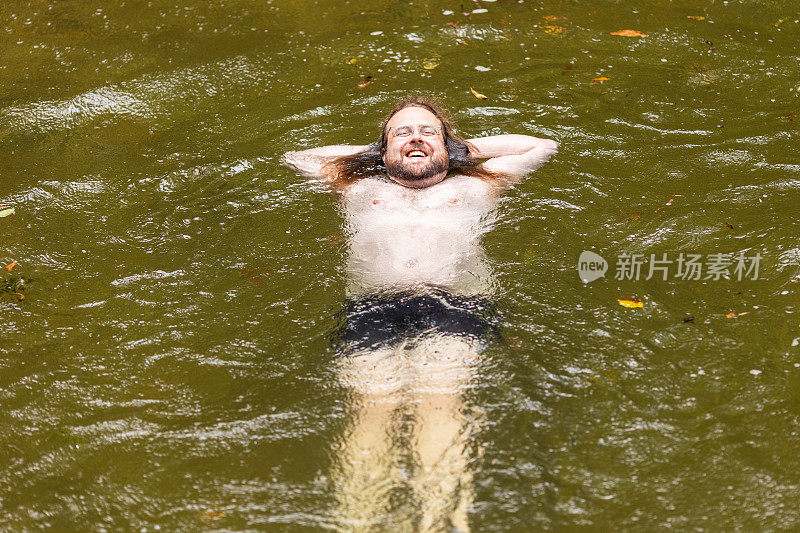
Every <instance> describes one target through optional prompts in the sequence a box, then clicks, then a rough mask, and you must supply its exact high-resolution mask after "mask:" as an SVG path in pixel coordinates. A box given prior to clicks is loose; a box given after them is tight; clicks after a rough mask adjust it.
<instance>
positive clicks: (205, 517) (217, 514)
mask: <svg viewBox="0 0 800 533" xmlns="http://www.w3.org/2000/svg"><path fill="white" fill-rule="evenodd" d="M224 516H225V511H215V510H213V509H209V510H208V511H206V512H204V513H201V514H200V520H202V521H203V522H205V523H206V524H208V523H210V522H213V521H215V520H219V519H220V518H223V517H224Z"/></svg>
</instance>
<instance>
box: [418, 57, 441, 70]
mask: <svg viewBox="0 0 800 533" xmlns="http://www.w3.org/2000/svg"><path fill="white" fill-rule="evenodd" d="M438 66H439V59H438V58H436V57H429V58H427V59H425V60H424V61H423V62H422V68H424V69H425V70H433V69H435V68H436V67H438Z"/></svg>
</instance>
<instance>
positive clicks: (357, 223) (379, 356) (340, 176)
mask: <svg viewBox="0 0 800 533" xmlns="http://www.w3.org/2000/svg"><path fill="white" fill-rule="evenodd" d="M557 149H558V146H557V145H556V143H555V142H553V141H551V140H547V139H538V138H536V137H529V136H526V135H497V136H494V137H483V138H477V139H471V140H469V141H465V140H463V139H461V138H460V137H459V136H458V135H456V134H455V133H454V131H453V127H452V125H451V124H450V122H449V121H448V119H447V117H446V115H445V114H444V111H443V109H442V107H441V106H440V105H439V104H438V103H437V102H436V101H435V100H433V99H431V98H428V97H423V96H416V95H414V96H408V97H406V98H404V99H402V100H400V101H399V102H397V104H395V106H394V107H393V108H392V110H391V112H390V113H389V115H388V116H387V118H386V120H385V121H384V123H383V128H382V130H381V137H380V141H378V142H377V143H374V144H371V145H369V146H325V147H322V148H313V149H311V150H305V151H302V152H290V153H288V154H286V156H285V157H286V162H287V163H288V164H290V165H291V166H293V167H295V168H296V169H298V170H299V171H301V172H303V173H305V174H308V175H311V176H316V177H319V178H322V180H323V181H325V182H326V183H328V184H330V185H331V186H332V188H333V189H334V190H335V191H337V192H339V193H340V194H341V195H342V204H343V207H344V210H345V214H346V217H347V227H348V233H349V239H348V245H349V256H348V287H347V297H348V302H347V304H346V308H345V312H344V324H343V326H342V327H341V329H340V331H339V337H340V340H341V341H343V343H344V345H345V353H346V354H347V355H349V356H350V357H345V358H342V359H341V360H339V361H338V365H339V366H340V373H339V376H340V379H341V381H342V382H343V383H344V384H345V385H347V386H348V387H351V388H353V389H355V391H356V392H357V393H358V394H357V395H356V396H354V397H353V399H354V408H355V412H354V413H353V415H352V418H351V420H352V422H351V424H350V426H349V428H348V429H347V430H345V431H344V433H343V435H342V437H341V440H342V442H341V443H339V444H338V446H336V447H335V449H336V450H337V451H336V456H337V461H336V465H337V466H336V467H334V470H333V472H332V476H331V478H332V480H333V483H334V485H335V487H336V494H337V499H338V501H339V505H338V508H337V512H336V515H337V517H338V518H339V519H340V520H341V521H342V525H343V528H344V529H346V530H348V531H374V530H384V529H397V530H398V531H406V530H412V531H423V532H426V531H444V530H450V529H454V530H456V531H464V532H466V531H469V519H468V513H469V509H470V507H471V504H472V501H473V488H472V485H473V483H472V471H471V468H470V456H471V455H474V454H473V452H472V451H471V448H470V446H471V443H470V437H471V435H472V432H473V430H474V429H475V428H477V427H479V425H480V416H479V415H475V414H473V415H470V414H469V406H467V405H465V402H464V395H463V392H464V390H465V388H466V387H467V386H468V384H469V383H470V380H471V378H472V377H473V376H474V369H475V367H476V365H477V364H478V362H479V359H478V354H479V353H480V350H481V348H482V347H483V345H484V344H485V341H486V340H488V338H489V337H491V336H493V335H492V334H493V332H494V331H495V330H496V324H495V320H494V313H493V312H492V310H493V308H494V306H493V304H492V296H493V293H494V288H495V286H496V283H495V282H494V281H493V276H492V270H491V266H490V262H489V261H488V260H487V259H486V258H485V254H484V251H483V248H482V247H481V244H480V238H481V236H482V235H483V234H484V233H485V232H486V231H487V230H488V229H489V228H490V227H491V222H492V214H493V212H494V208H495V206H496V203H497V200H498V198H499V197H500V195H501V193H502V192H503V191H504V190H506V189H507V188H508V187H510V186H511V185H513V184H514V183H516V182H518V181H519V180H520V179H521V178H522V177H524V176H525V175H526V174H527V173H529V172H531V171H533V170H535V169H537V168H538V167H540V166H541V165H543V164H544V163H546V162H547V161H548V160H549V159H550V157H551V156H552V155H553V154H554V153H556V151H557ZM480 159H488V161H485V162H484V163H480V162H479V161H478V160H480ZM409 420H411V421H413V422H412V423H407V422H408V421H409ZM398 443H408V446H398ZM406 448H410V449H406ZM409 458H411V459H409ZM402 494H407V495H409V496H408V498H407V499H404V500H403V501H402V502H401V501H400V500H398V498H399V496H398V495H402Z"/></svg>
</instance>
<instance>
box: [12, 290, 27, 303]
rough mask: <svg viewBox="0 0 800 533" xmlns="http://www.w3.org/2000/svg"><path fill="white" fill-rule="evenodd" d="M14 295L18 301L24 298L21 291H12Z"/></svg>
mask: <svg viewBox="0 0 800 533" xmlns="http://www.w3.org/2000/svg"><path fill="white" fill-rule="evenodd" d="M14 295H15V296H16V297H17V298H18V299H19V300H20V301H22V300H24V299H25V295H24V294H22V293H21V292H15V293H14Z"/></svg>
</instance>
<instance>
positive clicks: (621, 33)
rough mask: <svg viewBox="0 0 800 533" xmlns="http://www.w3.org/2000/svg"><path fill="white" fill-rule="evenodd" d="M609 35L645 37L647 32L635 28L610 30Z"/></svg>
mask: <svg viewBox="0 0 800 533" xmlns="http://www.w3.org/2000/svg"><path fill="white" fill-rule="evenodd" d="M611 35H619V36H620V37H647V34H645V33H642V32H640V31H636V30H620V31H612V32H611Z"/></svg>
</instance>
